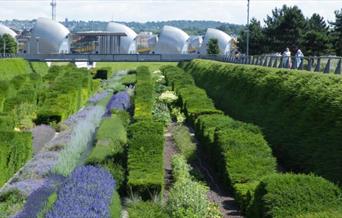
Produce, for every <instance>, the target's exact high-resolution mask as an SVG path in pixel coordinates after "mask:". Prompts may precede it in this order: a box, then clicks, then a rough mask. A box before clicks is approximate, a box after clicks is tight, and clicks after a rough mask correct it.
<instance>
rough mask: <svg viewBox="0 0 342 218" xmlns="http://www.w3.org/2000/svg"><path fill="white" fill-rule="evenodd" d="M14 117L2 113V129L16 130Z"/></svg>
mask: <svg viewBox="0 0 342 218" xmlns="http://www.w3.org/2000/svg"><path fill="white" fill-rule="evenodd" d="M14 126H15V125H14V119H13V117H12V116H10V115H7V114H1V115H0V131H12V130H14Z"/></svg>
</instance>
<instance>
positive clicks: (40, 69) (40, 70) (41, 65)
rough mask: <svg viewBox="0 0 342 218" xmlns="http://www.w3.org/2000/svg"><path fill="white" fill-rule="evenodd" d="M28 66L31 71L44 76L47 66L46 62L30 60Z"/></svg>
mask: <svg viewBox="0 0 342 218" xmlns="http://www.w3.org/2000/svg"><path fill="white" fill-rule="evenodd" d="M30 67H31V69H32V71H33V72H35V73H37V74H39V75H41V76H44V75H46V74H47V73H48V71H49V67H48V65H47V64H46V62H30Z"/></svg>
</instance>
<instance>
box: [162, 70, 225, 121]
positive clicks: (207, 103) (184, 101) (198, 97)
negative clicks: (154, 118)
mask: <svg viewBox="0 0 342 218" xmlns="http://www.w3.org/2000/svg"><path fill="white" fill-rule="evenodd" d="M162 71H163V72H164V74H165V77H166V81H167V83H168V85H170V86H172V87H173V89H174V90H175V91H176V93H177V95H178V97H179V98H178V101H179V102H178V103H179V105H181V108H182V110H183V111H184V113H185V115H186V117H187V118H188V119H189V120H191V121H192V122H194V121H195V120H196V118H197V117H198V116H200V115H202V114H216V113H218V114H220V113H222V112H221V111H219V110H216V109H215V106H214V104H213V102H212V100H211V99H210V98H208V96H207V94H206V92H205V90H203V89H201V88H198V87H196V86H195V85H194V82H193V79H192V78H191V75H190V74H188V73H185V72H184V71H183V70H181V69H179V68H177V67H174V66H167V67H164V68H162Z"/></svg>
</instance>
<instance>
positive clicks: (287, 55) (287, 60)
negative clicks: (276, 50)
mask: <svg viewBox="0 0 342 218" xmlns="http://www.w3.org/2000/svg"><path fill="white" fill-rule="evenodd" d="M291 67H292V62H291V52H290V49H289V48H286V50H285V51H284V53H283V68H290V69H291Z"/></svg>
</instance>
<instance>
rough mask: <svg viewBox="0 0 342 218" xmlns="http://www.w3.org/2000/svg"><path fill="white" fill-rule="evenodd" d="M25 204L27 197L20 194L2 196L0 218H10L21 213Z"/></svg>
mask: <svg viewBox="0 0 342 218" xmlns="http://www.w3.org/2000/svg"><path fill="white" fill-rule="evenodd" d="M24 204H25V197H24V196H23V195H22V194H20V193H19V192H7V193H4V194H2V195H1V196H0V217H9V216H11V215H13V214H15V213H17V212H19V211H20V210H21V209H22V208H23V206H24Z"/></svg>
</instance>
